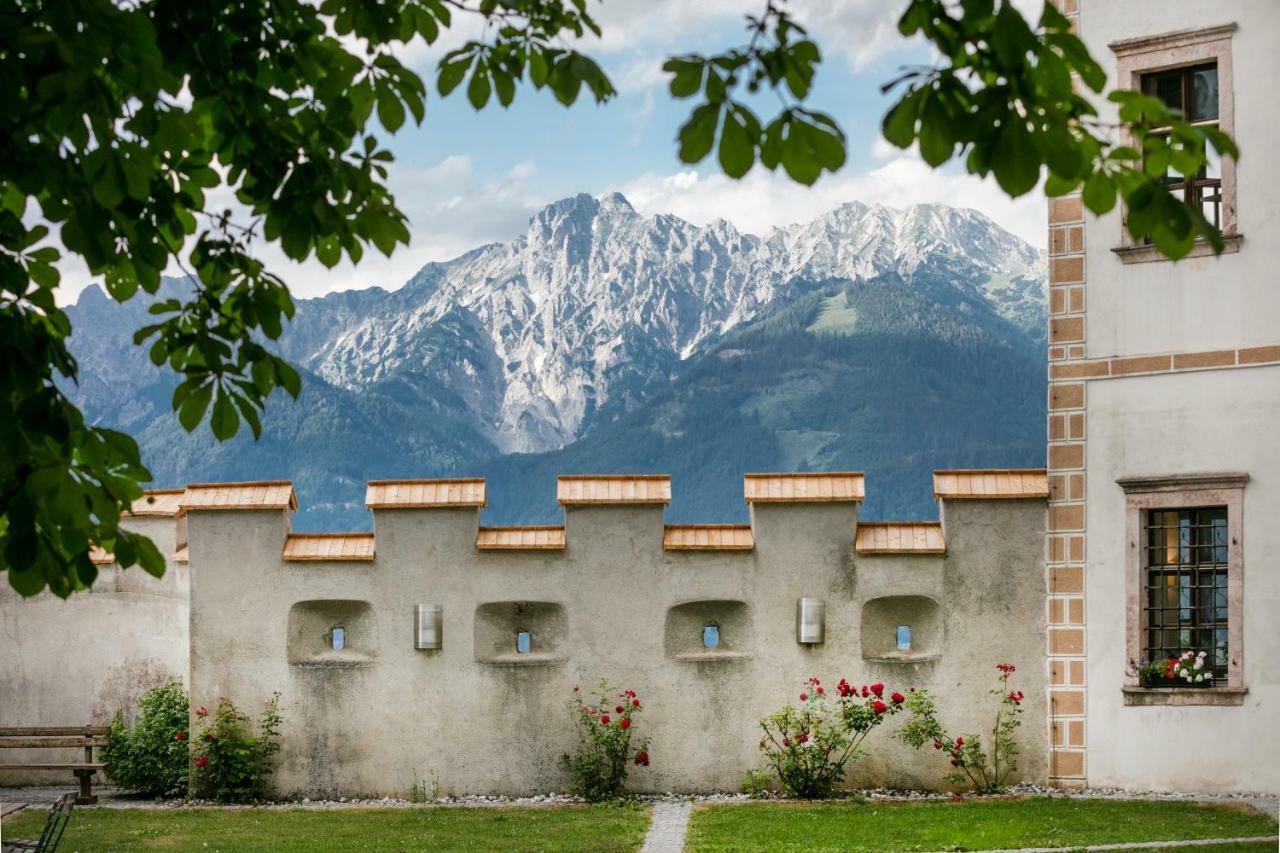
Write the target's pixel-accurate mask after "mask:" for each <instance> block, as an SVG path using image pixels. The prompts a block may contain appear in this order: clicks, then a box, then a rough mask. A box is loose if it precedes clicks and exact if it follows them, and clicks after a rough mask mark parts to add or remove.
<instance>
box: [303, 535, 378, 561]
mask: <svg viewBox="0 0 1280 853" xmlns="http://www.w3.org/2000/svg"><path fill="white" fill-rule="evenodd" d="M282 557H283V559H284V560H285V561H287V562H320V561H326V562H342V561H352V560H372V559H373V558H374V538H373V534H372V533H363V532H357V533H290V534H289V536H288V537H287V538H286V539H285V543H284V552H283V554H282Z"/></svg>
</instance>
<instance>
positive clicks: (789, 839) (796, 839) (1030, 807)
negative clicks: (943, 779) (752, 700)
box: [685, 797, 1276, 853]
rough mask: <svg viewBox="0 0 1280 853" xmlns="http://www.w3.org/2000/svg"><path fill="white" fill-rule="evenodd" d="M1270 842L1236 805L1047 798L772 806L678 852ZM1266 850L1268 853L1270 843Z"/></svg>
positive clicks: (698, 835) (743, 809) (698, 834)
mask: <svg viewBox="0 0 1280 853" xmlns="http://www.w3.org/2000/svg"><path fill="white" fill-rule="evenodd" d="M1275 833H1276V822H1275V821H1274V820H1272V819H1271V818H1270V817H1267V816H1266V815H1263V814H1260V813H1258V812H1256V811H1253V810H1252V809H1248V808H1247V807H1244V806H1236V805H1218V804H1214V805H1202V804H1199V803H1177V802H1143V801H1136V800H1069V799H1064V798H1047V797H1037V798H1032V799H1026V800H994V801H992V800H987V801H981V800H970V801H965V802H960V803H951V802H935V803H865V804H858V803H823V804H808V803H797V804H789V803H778V804H772V803H771V804H746V805H729V806H712V807H707V808H699V809H696V810H695V811H694V813H693V819H692V821H691V822H690V826H689V837H688V843H687V846H686V848H685V849H686V851H689V853H698V851H726V850H735V851H737V850H752V851H756V850H769V851H775V850H797V851H800V850H803V851H815V850H841V851H845V850H849V851H854V850H875V851H893V850H984V849H987V850H989V849H993V848H1009V847H1070V846H1073V845H1081V846H1083V845H1088V844H1115V843H1121V842H1142V841H1173V840H1193V839H1197V838H1234V837H1247V836H1259V835H1274V834H1275ZM1211 849H1217V848H1211ZM1222 849H1224V850H1225V849H1226V848H1222ZM1246 849H1247V848H1246ZM1270 849H1271V850H1274V849H1275V844H1274V842H1272V843H1271V845H1270Z"/></svg>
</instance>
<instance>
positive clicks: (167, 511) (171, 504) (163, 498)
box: [126, 489, 187, 518]
mask: <svg viewBox="0 0 1280 853" xmlns="http://www.w3.org/2000/svg"><path fill="white" fill-rule="evenodd" d="M186 493H187V490H186V489H147V490H146V491H145V492H143V493H142V497H140V498H138V499H137V500H136V501H134V502H133V504H132V505H131V506H130V507H129V512H128V513H126V514H127V515H132V516H160V517H164V518H177V517H178V516H180V515H182V513H183V512H185V510H183V508H182V496H183V495H185V494H186Z"/></svg>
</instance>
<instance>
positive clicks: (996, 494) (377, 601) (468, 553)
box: [183, 471, 1048, 796]
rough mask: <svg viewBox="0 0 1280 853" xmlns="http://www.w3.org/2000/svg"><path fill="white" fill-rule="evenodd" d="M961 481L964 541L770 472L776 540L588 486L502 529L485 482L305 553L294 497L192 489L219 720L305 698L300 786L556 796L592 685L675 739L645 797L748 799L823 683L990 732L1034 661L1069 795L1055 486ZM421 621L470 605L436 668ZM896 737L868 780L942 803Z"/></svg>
mask: <svg viewBox="0 0 1280 853" xmlns="http://www.w3.org/2000/svg"><path fill="white" fill-rule="evenodd" d="M935 487H936V491H937V492H938V494H939V495H940V501H941V522H940V523H934V524H927V523H926V524H862V525H859V522H858V508H859V505H860V502H861V500H862V495H863V483H862V477H861V475H857V474H840V475H829V474H823V475H748V477H747V480H746V484H745V491H746V497H747V501H748V503H749V505H750V509H751V524H750V526H749V527H743V526H734V525H723V526H717V525H711V526H694V527H683V526H680V527H671V526H664V523H663V513H664V507H665V504H666V502H667V501H668V500H669V499H670V481H669V480H668V479H667V478H665V477H647V478H637V477H573V478H568V477H566V478H561V480H560V482H559V484H558V495H559V497H560V501H561V503H562V505H563V506H564V511H565V524H564V527H563V528H481V527H480V526H479V512H480V509H481V507H482V506H483V505H484V483H483V481H479V480H452V481H391V482H379V483H371V484H370V487H369V495H368V499H367V503H368V504H369V506H370V507H371V508H372V510H373V515H374V529H375V533H374V534H345V535H335V534H327V535H318V534H295V535H291V534H290V532H289V519H290V512H291V509H292V508H293V507H295V506H296V503H295V501H294V499H293V494H292V489H291V487H289V485H288V484H287V483H265V484H226V485H220V486H193V487H189V488H188V490H187V493H186V496H184V498H183V506H184V508H185V509H186V512H187V530H188V536H189V541H190V561H191V580H192V582H191V622H190V631H191V688H192V699H193V705H199V704H205V705H212V704H213V703H214V702H216V701H217V699H218V697H219V696H224V695H225V696H230V697H232V698H234V699H235V701H236V702H237V703H238V704H240V706H241V707H242V708H244V709H245V710H248V711H250V712H252V711H253V710H254V709H255V708H256V707H257V706H258V705H259V703H261V702H262V701H263V700H265V699H266V698H267V697H268V696H270V694H271V693H272V692H273V691H279V692H280V693H281V697H282V698H281V710H282V713H283V716H284V720H285V723H284V727H283V730H282V734H283V749H282V750H281V752H280V754H279V770H278V773H277V775H276V776H275V777H274V786H275V788H276V790H277V792H278V793H281V794H299V795H302V794H309V795H336V794H343V795H348V796H350V795H355V794H379V795H384V794H389V795H403V794H404V793H405V792H406V791H407V790H408V789H409V787H410V786H411V785H413V784H415V783H418V782H423V781H425V782H426V783H427V784H428V785H437V786H438V789H439V790H440V791H441V792H448V793H470V792H475V793H480V792H484V793H507V794H515V793H531V792H543V793H545V792H549V791H553V790H561V789H563V788H564V787H565V785H566V783H567V777H566V776H565V774H564V773H563V771H562V769H561V767H560V765H559V760H558V759H559V756H560V754H561V753H562V752H563V751H565V750H566V749H568V748H569V747H570V746H571V745H572V742H573V741H572V739H573V736H574V735H573V728H572V725H571V723H570V719H569V716H568V714H567V712H566V710H565V701H566V700H567V699H568V698H569V696H570V691H571V690H572V688H573V687H574V686H575V685H581V686H583V687H584V688H588V687H591V686H593V685H594V684H595V682H596V681H598V680H599V679H600V678H601V677H607V678H609V679H610V681H611V682H612V683H613V684H615V685H617V686H619V687H623V686H626V687H631V688H634V689H635V690H637V691H638V692H639V693H640V695H641V696H642V697H643V699H644V701H645V711H644V713H643V715H642V716H641V718H640V724H639V725H640V729H639V730H640V731H641V732H642V733H645V734H650V735H652V736H653V746H652V749H651V750H650V753H651V755H652V758H653V763H652V765H651V766H650V767H649V768H647V769H643V768H638V769H636V770H635V772H633V773H632V778H631V784H632V787H634V788H635V789H638V790H650V791H671V790H675V791H699V790H711V789H719V790H723V789H735V788H736V787H737V786H738V784H739V782H740V781H741V779H742V776H743V774H744V773H745V772H746V771H747V770H748V769H750V768H752V767H756V766H758V764H759V762H760V756H759V752H758V750H757V743H758V741H759V731H758V729H757V728H756V721H757V720H758V719H759V718H760V717H761V716H763V715H765V714H767V713H769V712H771V711H773V710H776V709H777V708H778V707H780V706H781V705H782V703H783V702H785V701H787V700H791V701H795V699H796V695H797V694H798V692H799V690H800V683H801V682H802V681H803V680H804V679H806V678H808V677H810V676H815V675H816V676H818V677H820V678H822V679H824V681H826V680H829V681H830V682H831V683H834V682H835V681H836V680H838V679H839V678H840V677H846V678H848V679H849V680H850V681H853V682H857V683H859V684H861V683H863V682H874V681H882V682H884V683H885V684H886V685H888V686H889V688H890V689H905V688H907V687H910V686H915V687H928V688H930V689H931V690H934V691H935V692H936V693H937V694H938V696H939V700H940V705H941V708H942V712H943V714H944V717H945V719H946V721H947V722H948V723H949V724H950V725H952V726H953V727H954V728H955V729H956V730H957V731H964V732H970V731H979V730H985V729H986V728H988V727H989V725H990V719H989V717H988V715H987V713H986V707H987V705H986V700H987V699H988V697H987V693H986V691H987V690H988V689H990V688H991V686H992V685H993V683H994V678H993V676H994V675H995V669H994V665H995V663H997V662H998V661H1010V662H1012V663H1015V664H1016V665H1017V666H1018V667H1019V670H1020V673H1019V674H1020V676H1021V677H1020V678H1019V679H1018V687H1020V688H1021V689H1022V690H1023V691H1024V692H1025V693H1026V695H1027V699H1026V702H1025V703H1024V707H1025V708H1026V713H1025V715H1024V727H1023V735H1022V737H1021V747H1022V751H1023V761H1022V774H1023V776H1024V777H1025V778H1026V779H1028V780H1034V781H1043V780H1044V779H1045V778H1046V777H1047V744H1048V739H1047V737H1046V733H1047V722H1046V695H1045V677H1044V670H1045V648H1044V636H1045V607H1044V599H1045V580H1044V570H1043V556H1042V554H1043V535H1044V521H1045V496H1046V494H1047V484H1046V482H1045V477H1044V472H1042V471H1041V472H985V473H982V474H978V473H974V472H940V473H939V474H938V475H937V477H936V478H935ZM800 597H809V598H818V599H821V600H822V601H823V602H824V603H825V606H826V619H825V642H823V643H822V644H819V645H801V644H799V643H797V640H796V602H797V599H798V598H800ZM415 605H438V606H440V607H441V608H442V617H443V647H442V648H441V649H439V650H418V649H416V648H415V634H414V608H415ZM899 624H911V625H912V626H913V634H914V638H915V641H916V642H915V644H914V645H915V648H914V649H913V651H912V652H911V653H910V654H900V653H898V652H897V651H896V650H895V645H894V636H893V634H894V633H896V627H897V625H899ZM707 625H714V626H716V627H717V628H718V629H719V633H720V640H721V642H720V646H719V647H718V648H717V649H715V650H714V651H711V650H707V649H705V648H704V647H703V644H702V629H703V628H704V627H706V626H707ZM334 627H341V628H343V630H344V632H345V647H344V648H342V649H335V648H333V645H332V640H331V637H332V629H333V628H334ZM521 631H524V632H528V633H529V634H530V649H529V652H528V653H527V654H522V653H520V652H519V651H518V650H517V644H516V634H517V632H521ZM979 708H981V709H982V710H981V713H979V712H978V709H979ZM887 734H888V733H887V732H881V733H878V735H877V736H876V737H875V738H874V746H873V747H872V748H871V750H870V752H869V754H868V757H867V758H866V759H865V760H864V761H863V762H861V763H859V764H858V765H857V767H856V768H855V771H854V773H853V774H852V775H851V778H850V781H851V782H852V783H854V784H859V783H866V782H874V783H876V784H894V785H910V786H924V785H931V784H935V783H936V782H937V779H938V778H939V776H940V775H941V767H940V766H939V764H940V762H939V760H938V758H937V756H936V755H934V754H932V751H931V750H930V751H929V753H930V754H928V755H924V754H921V755H913V754H910V753H909V752H908V751H906V750H905V749H904V748H902V747H901V746H898V745H896V744H894V743H893V742H892V741H891V740H890V739H889V738H888V737H887Z"/></svg>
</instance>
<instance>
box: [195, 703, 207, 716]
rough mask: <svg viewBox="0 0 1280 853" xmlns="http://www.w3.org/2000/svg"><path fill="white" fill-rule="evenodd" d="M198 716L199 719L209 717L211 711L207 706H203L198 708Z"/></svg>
mask: <svg viewBox="0 0 1280 853" xmlns="http://www.w3.org/2000/svg"><path fill="white" fill-rule="evenodd" d="M196 716H197V717H207V716H209V709H208V708H206V707H205V706H203V705H201V706H200V707H199V708H196Z"/></svg>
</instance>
